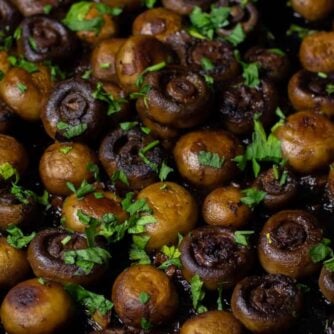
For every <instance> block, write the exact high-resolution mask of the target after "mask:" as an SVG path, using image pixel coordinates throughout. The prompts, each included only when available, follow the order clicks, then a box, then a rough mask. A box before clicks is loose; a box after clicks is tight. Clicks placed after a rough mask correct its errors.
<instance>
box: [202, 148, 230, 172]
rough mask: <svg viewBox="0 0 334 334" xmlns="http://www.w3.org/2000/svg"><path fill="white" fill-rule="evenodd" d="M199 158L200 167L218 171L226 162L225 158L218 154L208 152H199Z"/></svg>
mask: <svg viewBox="0 0 334 334" xmlns="http://www.w3.org/2000/svg"><path fill="white" fill-rule="evenodd" d="M197 157H198V162H199V164H200V165H202V166H207V167H211V168H216V169H219V168H221V167H222V166H223V164H224V161H225V158H224V157H220V156H219V155H218V153H213V152H208V151H199V152H198V155H197Z"/></svg>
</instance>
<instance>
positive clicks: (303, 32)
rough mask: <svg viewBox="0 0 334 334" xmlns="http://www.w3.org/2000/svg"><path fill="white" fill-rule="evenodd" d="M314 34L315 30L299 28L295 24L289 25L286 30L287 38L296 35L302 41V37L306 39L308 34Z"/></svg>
mask: <svg viewBox="0 0 334 334" xmlns="http://www.w3.org/2000/svg"><path fill="white" fill-rule="evenodd" d="M314 32H315V30H310V29H308V28H305V27H301V26H299V25H297V24H291V26H290V27H289V29H288V30H287V32H286V34H287V35H288V36H291V35H296V36H297V37H298V38H300V39H303V38H304V37H306V36H308V35H310V34H313V33H314Z"/></svg>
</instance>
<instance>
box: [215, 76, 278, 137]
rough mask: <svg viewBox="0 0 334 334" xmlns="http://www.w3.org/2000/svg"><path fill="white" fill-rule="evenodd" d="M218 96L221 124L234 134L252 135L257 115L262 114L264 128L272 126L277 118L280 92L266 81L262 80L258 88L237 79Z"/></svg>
mask: <svg viewBox="0 0 334 334" xmlns="http://www.w3.org/2000/svg"><path fill="white" fill-rule="evenodd" d="M218 94H219V96H218V99H219V115H220V118H221V122H222V124H223V125H224V127H225V128H226V129H227V130H229V131H231V132H232V133H234V134H237V135H247V134H251V133H252V131H253V128H254V126H253V124H254V123H253V120H254V116H255V114H257V113H259V114H261V117H260V120H261V122H262V123H263V125H264V126H268V125H270V123H272V121H273V119H274V118H275V110H276V107H277V103H278V92H277V90H276V88H275V87H274V86H273V84H272V83H271V82H270V81H268V80H266V79H262V80H260V83H259V85H258V86H257V87H249V86H247V85H246V84H245V83H244V82H243V81H242V80H241V79H237V80H236V81H235V82H233V83H232V84H231V85H230V86H228V87H227V88H222V89H221V90H220V92H218Z"/></svg>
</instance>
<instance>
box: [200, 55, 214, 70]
mask: <svg viewBox="0 0 334 334" xmlns="http://www.w3.org/2000/svg"><path fill="white" fill-rule="evenodd" d="M201 66H202V68H203V70H204V71H212V70H213V69H214V68H215V65H214V64H213V62H212V61H211V59H209V58H207V57H202V59H201Z"/></svg>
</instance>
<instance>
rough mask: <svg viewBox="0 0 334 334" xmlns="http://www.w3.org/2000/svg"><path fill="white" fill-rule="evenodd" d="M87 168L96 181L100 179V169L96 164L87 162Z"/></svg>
mask: <svg viewBox="0 0 334 334" xmlns="http://www.w3.org/2000/svg"><path fill="white" fill-rule="evenodd" d="M87 170H88V171H89V172H91V173H92V174H93V176H94V179H95V180H96V181H99V180H100V169H99V166H98V165H97V164H93V163H92V162H90V163H88V165H87Z"/></svg>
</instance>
